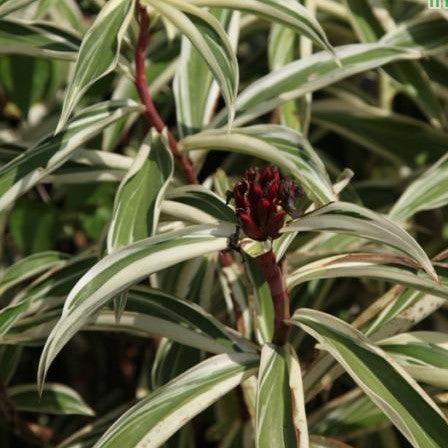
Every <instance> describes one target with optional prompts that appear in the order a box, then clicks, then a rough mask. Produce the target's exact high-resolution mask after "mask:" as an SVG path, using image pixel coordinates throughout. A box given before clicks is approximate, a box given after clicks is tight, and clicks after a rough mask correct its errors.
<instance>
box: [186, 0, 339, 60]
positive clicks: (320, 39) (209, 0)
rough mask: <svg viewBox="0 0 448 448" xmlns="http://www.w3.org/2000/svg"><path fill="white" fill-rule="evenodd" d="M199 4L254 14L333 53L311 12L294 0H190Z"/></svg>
mask: <svg viewBox="0 0 448 448" xmlns="http://www.w3.org/2000/svg"><path fill="white" fill-rule="evenodd" d="M191 1H192V3H195V4H196V5H199V6H210V7H217V8H229V9H234V10H235V9H236V10H240V11H243V12H246V13H249V14H254V15H256V16H259V17H261V18H265V19H267V20H270V21H272V22H275V23H279V24H281V25H284V26H287V27H289V28H291V29H293V30H295V31H296V32H298V33H300V34H303V35H305V36H307V37H309V38H310V39H311V40H312V41H313V42H315V43H316V44H317V45H319V46H320V47H321V48H323V49H326V50H327V51H328V52H329V53H330V54H333V49H332V47H331V45H330V44H329V42H328V39H327V37H326V35H325V33H324V31H323V29H322V27H321V26H320V24H319V22H318V21H317V20H316V19H315V18H314V17H313V15H312V14H310V12H309V11H308V10H307V9H306V8H305V7H304V6H302V5H301V4H300V3H299V2H297V1H295V0H246V1H244V2H241V1H239V0H191Z"/></svg>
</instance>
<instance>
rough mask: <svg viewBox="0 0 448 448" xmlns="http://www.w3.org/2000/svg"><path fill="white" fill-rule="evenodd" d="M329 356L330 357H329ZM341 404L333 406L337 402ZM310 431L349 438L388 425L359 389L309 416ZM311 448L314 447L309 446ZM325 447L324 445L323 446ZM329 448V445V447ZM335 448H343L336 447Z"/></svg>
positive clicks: (384, 417) (378, 410)
mask: <svg viewBox="0 0 448 448" xmlns="http://www.w3.org/2000/svg"><path fill="white" fill-rule="evenodd" d="M329 356H330V355H329ZM338 399H339V400H341V401H342V403H341V404H340V405H339V406H334V405H335V404H336V402H337V400H338ZM308 423H309V426H310V430H311V431H312V432H314V433H316V434H323V435H325V436H329V437H338V436H339V435H340V434H344V436H347V435H348V436H350V434H356V433H357V432H358V433H359V432H361V431H363V432H365V433H367V432H368V431H369V430H372V429H377V428H378V427H381V426H385V425H388V424H389V421H388V419H387V417H386V416H385V415H384V414H383V413H382V412H381V410H380V409H378V408H377V407H376V406H375V404H374V403H373V402H372V401H371V400H370V399H369V398H368V397H367V396H366V395H364V394H362V391H361V390H359V389H354V390H352V391H350V392H347V394H345V395H343V396H342V398H341V397H339V396H338V397H337V398H335V399H334V400H332V401H330V402H329V403H328V405H326V406H325V407H324V408H321V409H320V410H317V412H316V413H315V414H314V415H312V416H310V418H309V422H308ZM311 446H312V447H313V446H314V445H313V444H311ZM324 446H325V445H324ZM330 447H331V445H330ZM335 448H344V446H342V447H338V446H337V445H336V446H335Z"/></svg>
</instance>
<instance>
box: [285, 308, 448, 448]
mask: <svg viewBox="0 0 448 448" xmlns="http://www.w3.org/2000/svg"><path fill="white" fill-rule="evenodd" d="M291 323H293V324H295V325H299V326H300V327H301V328H302V329H303V330H304V331H306V332H307V333H309V334H311V336H313V337H314V338H315V339H317V340H318V341H319V343H320V344H321V345H322V347H323V348H324V349H325V350H327V351H329V352H330V354H331V355H332V356H333V357H334V358H336V360H337V361H338V362H339V363H340V364H341V365H342V366H343V368H344V369H345V370H346V371H347V373H348V374H349V375H350V376H351V377H352V379H353V380H354V381H355V382H356V383H357V384H358V386H359V387H360V388H361V389H363V391H364V392H365V393H366V394H367V395H368V396H369V397H370V399H371V400H372V401H373V402H374V403H375V404H376V405H377V406H378V407H379V408H380V409H381V410H382V411H383V412H384V413H385V414H386V415H387V416H388V417H389V419H390V420H391V421H392V423H393V424H394V425H395V426H396V427H397V429H398V430H399V431H400V432H401V433H402V434H403V435H404V436H405V437H406V438H407V439H408V440H409V442H410V443H411V444H412V445H413V446H414V447H416V448H420V447H428V448H430V447H440V448H442V447H443V446H444V445H445V442H446V440H448V422H447V420H446V418H445V417H444V415H443V414H442V412H441V411H440V409H439V408H438V407H437V406H436V405H435V403H434V402H433V401H432V400H431V398H430V397H429V396H428V395H427V394H426V392H425V391H424V390H423V389H421V388H420V386H418V384H417V383H416V382H415V381H414V380H413V379H412V378H411V377H410V376H409V375H408V374H407V373H406V372H405V370H403V368H402V367H400V366H399V365H398V364H397V363H396V362H395V361H393V360H392V359H391V358H389V357H388V356H387V355H386V354H385V353H384V352H383V351H382V350H381V349H379V348H378V347H377V346H375V345H373V344H371V343H370V342H369V340H368V339H367V338H366V337H365V336H364V335H363V334H362V333H360V332H358V331H357V330H355V329H354V328H352V327H351V326H350V325H348V324H347V323H345V322H344V321H342V320H340V319H338V318H336V317H333V316H331V315H329V314H326V313H322V312H320V311H315V310H309V309H299V310H297V312H296V313H295V314H294V316H293V318H292V319H291Z"/></svg>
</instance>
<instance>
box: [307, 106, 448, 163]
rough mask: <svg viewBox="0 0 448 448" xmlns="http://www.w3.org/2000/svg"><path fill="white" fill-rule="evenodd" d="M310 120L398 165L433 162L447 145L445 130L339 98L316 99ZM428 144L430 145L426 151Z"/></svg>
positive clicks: (444, 151) (444, 150)
mask: <svg viewBox="0 0 448 448" xmlns="http://www.w3.org/2000/svg"><path fill="white" fill-rule="evenodd" d="M312 120H313V123H315V124H317V125H319V126H322V127H323V128H326V129H330V130H332V131H334V132H336V133H338V134H340V135H342V136H343V137H345V138H347V139H349V140H352V141H354V142H356V143H358V144H360V145H362V146H364V147H366V148H368V149H370V150H371V151H372V152H374V153H376V154H378V155H380V156H382V157H384V158H385V159H386V160H389V161H391V162H392V163H394V164H395V165H397V166H399V165H403V163H405V164H409V165H411V166H416V165H419V164H421V163H422V161H423V162H425V161H436V160H437V159H438V158H439V157H441V156H443V155H444V154H445V153H446V148H447V147H448V136H447V135H446V133H444V132H442V131H440V130H437V129H434V128H433V127H431V126H429V125H427V124H426V123H424V122H422V121H420V120H416V119H414V118H410V117H407V116H404V115H400V114H396V113H392V112H387V111H384V110H383V109H379V108H376V107H372V106H368V105H366V104H362V103H361V104H359V105H356V104H352V103H348V102H346V101H341V100H322V101H318V102H315V103H314V105H313V115H312ZM428 146H430V147H431V151H430V152H429V154H428V151H427V148H428ZM428 159H429V160H428Z"/></svg>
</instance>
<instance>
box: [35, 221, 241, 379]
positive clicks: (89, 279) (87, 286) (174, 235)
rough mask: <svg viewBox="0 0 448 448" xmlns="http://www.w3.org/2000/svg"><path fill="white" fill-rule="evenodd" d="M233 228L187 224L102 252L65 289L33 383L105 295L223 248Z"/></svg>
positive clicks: (41, 377)
mask: <svg viewBox="0 0 448 448" xmlns="http://www.w3.org/2000/svg"><path fill="white" fill-rule="evenodd" d="M234 229H235V226H234V225H230V224H228V223H222V224H217V225H203V226H193V227H188V228H186V229H182V230H179V231H174V232H169V233H166V234H163V235H157V236H153V237H151V238H147V239H145V240H143V241H139V242H137V243H134V244H131V245H129V246H127V247H125V248H123V249H121V250H118V251H116V252H114V253H112V254H110V255H108V256H106V257H105V258H103V259H102V260H101V261H100V262H99V263H97V264H96V265H95V266H94V267H93V268H92V269H91V270H89V271H88V272H87V273H86V274H85V275H84V277H83V278H81V280H80V281H79V282H78V283H77V284H76V286H75V287H74V288H73V290H72V291H71V292H70V294H69V296H68V298H67V300H66V302H65V304H64V310H63V313H62V316H61V319H60V320H59V322H58V323H57V324H56V326H55V327H54V329H53V331H52V333H51V334H50V336H49V338H48V340H47V342H46V344H45V347H44V350H43V353H42V356H41V361H40V364H39V373H38V381H39V384H40V385H42V384H43V381H44V378H45V374H46V372H47V370H48V367H49V366H50V364H51V362H52V361H53V359H54V358H55V357H56V355H57V354H58V353H59V351H60V350H61V349H62V347H63V346H64V345H65V344H66V342H67V341H68V340H69V339H70V338H71V337H72V336H73V335H74V334H75V333H76V332H77V331H78V330H79V329H80V328H81V327H82V326H83V325H84V324H85V323H86V322H87V321H88V320H89V318H90V317H91V316H92V314H93V313H94V312H95V311H96V310H98V309H99V308H101V306H102V305H104V304H105V303H107V301H108V300H109V299H111V298H112V297H114V296H116V295H117V294H119V293H121V292H123V291H125V290H126V289H128V288H129V287H130V286H132V285H133V284H135V283H137V282H138V281H140V280H142V279H144V278H146V277H147V276H148V275H150V274H152V273H154V272H158V271H160V270H162V269H165V268H168V267H170V266H173V265H175V264H177V263H180V262H181V261H184V260H188V259H190V258H195V257H198V256H200V255H203V254H207V253H210V252H216V251H219V250H223V249H225V248H226V247H227V238H228V237H229V236H230V235H231V234H232V233H233V231H234Z"/></svg>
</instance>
